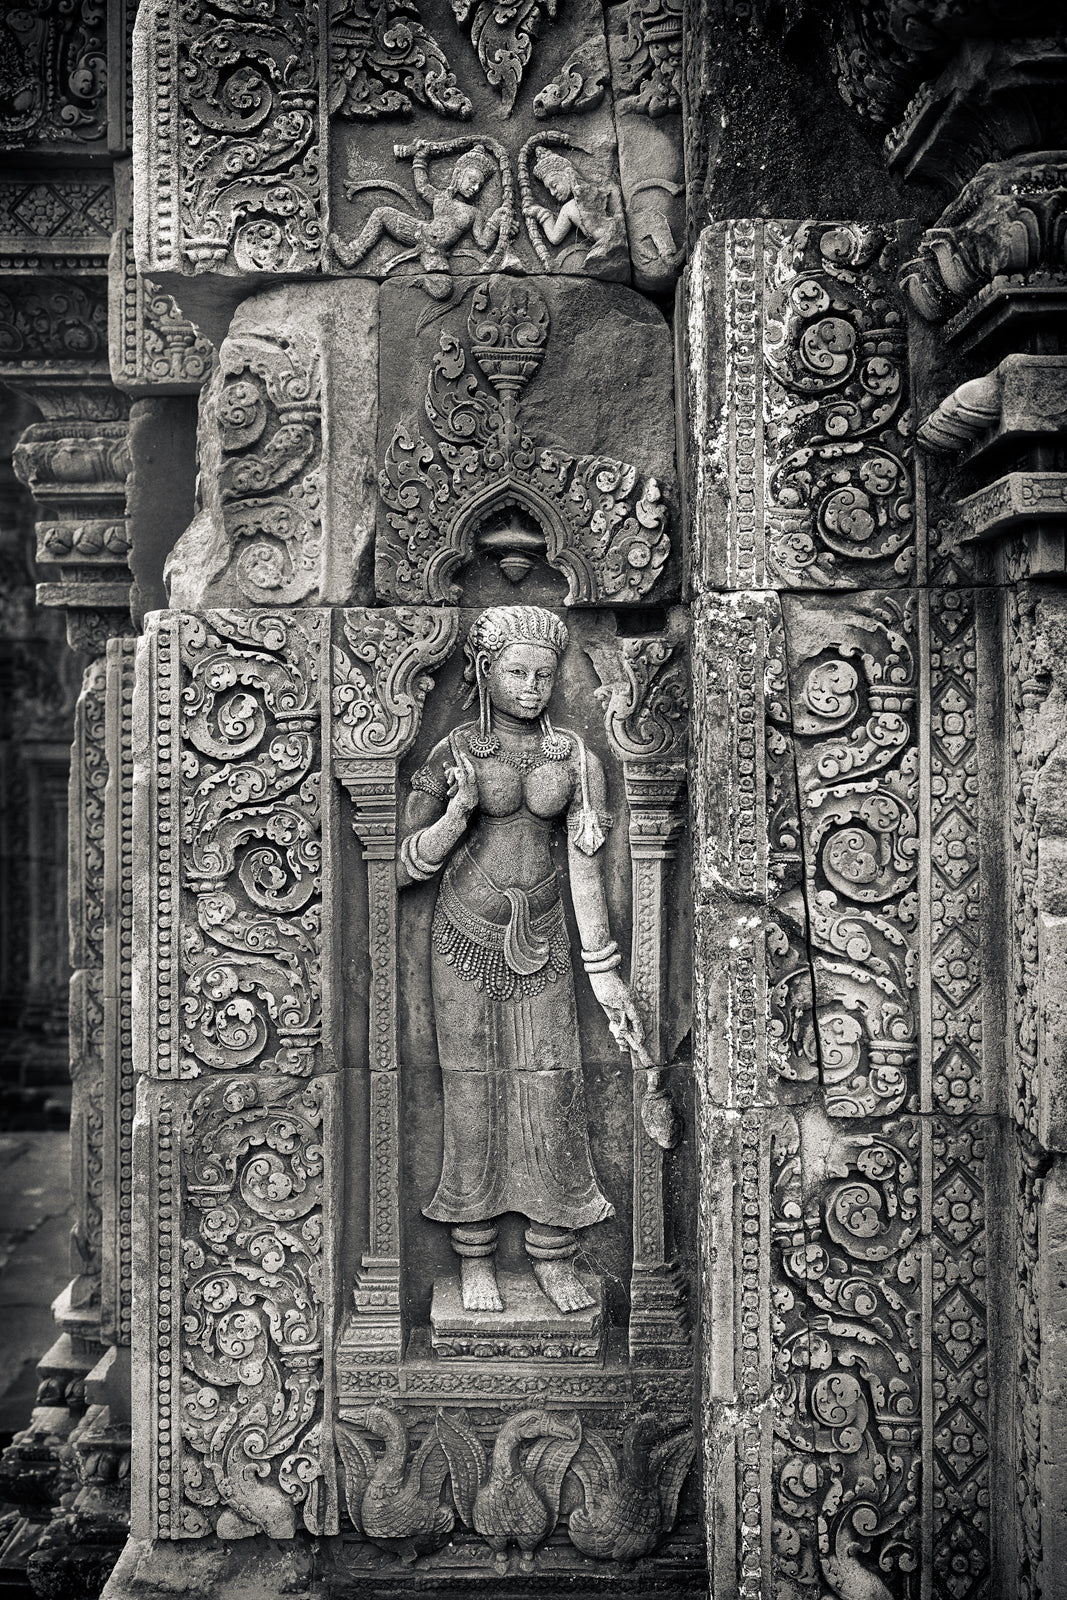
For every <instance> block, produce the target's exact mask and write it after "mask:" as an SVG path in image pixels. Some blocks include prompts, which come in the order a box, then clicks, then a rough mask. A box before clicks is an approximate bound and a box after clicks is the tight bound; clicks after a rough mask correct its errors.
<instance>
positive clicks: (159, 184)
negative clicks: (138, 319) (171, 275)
mask: <svg viewBox="0 0 1067 1600" xmlns="http://www.w3.org/2000/svg"><path fill="white" fill-rule="evenodd" d="M318 30H319V9H318V5H317V3H316V0H280V3H279V4H277V5H272V6H269V7H261V8H258V10H257V13H256V17H255V27H254V30H253V31H252V32H251V33H250V32H249V26H248V23H247V21H245V20H243V19H242V18H241V17H240V16H238V15H237V14H236V13H233V12H231V11H230V9H229V8H228V7H227V6H226V5H223V4H220V5H216V6H213V5H210V4H205V5H198V6H195V7H191V8H190V7H186V6H182V5H178V4H175V3H174V0H157V3H156V4H154V5H151V6H149V7H147V8H144V9H142V12H141V15H140V17H139V19H138V26H137V32H136V36H135V43H136V50H137V53H136V56H135V65H134V72H135V76H136V77H137V78H138V81H140V82H142V83H144V84H145V85H146V86H148V89H147V99H146V105H145V113H146V114H145V117H144V118H143V120H142V121H141V125H140V127H139V128H138V129H137V136H138V141H137V142H135V150H137V151H138V154H139V157H140V159H141V160H142V162H143V170H144V171H145V173H146V176H147V183H146V192H145V196H144V201H145V203H144V205H143V207H142V208H141V210H140V227H141V229H142V249H141V250H139V252H138V255H139V258H140V261H141V265H142V267H143V268H144V270H146V271H148V272H149V273H152V272H157V271H178V272H183V273H190V274H191V273H199V272H223V273H230V274H235V273H257V272H295V273H303V272H309V271H313V270H314V269H315V268H316V267H317V265H318V263H319V259H320V255H321V222H320V214H319V213H320V188H321V185H320V160H321V156H320V142H319V132H320V130H319V109H318V102H319V90H318Z"/></svg>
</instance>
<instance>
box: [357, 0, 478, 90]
mask: <svg viewBox="0 0 1067 1600" xmlns="http://www.w3.org/2000/svg"><path fill="white" fill-rule="evenodd" d="M412 101H416V102H417V103H418V104H419V105H422V106H429V107H430V109H431V110H433V111H436V112H437V114H438V116H441V117H460V118H464V119H465V118H467V117H469V116H470V114H471V103H470V101H469V100H468V98H467V96H466V95H465V94H463V92H462V91H461V89H460V88H459V85H458V84H457V82H456V78H455V74H454V73H453V71H452V68H451V66H450V65H449V62H448V58H447V56H446V55H445V53H444V51H443V50H442V48H441V46H440V45H439V44H438V42H437V40H436V39H435V38H434V36H433V34H432V33H430V32H429V30H428V29H427V28H426V27H424V26H423V24H422V23H421V22H420V21H419V13H418V7H417V5H416V4H415V0H354V3H353V4H349V5H347V6H343V7H342V8H341V9H339V10H338V11H337V13H336V14H335V15H334V17H333V18H332V19H331V22H330V82H329V95H328V99H327V109H328V110H329V112H330V114H331V115H333V114H334V113H336V114H337V115H338V116H340V117H343V118H346V119H348V118H379V117H396V116H409V115H410V114H411V112H412V110H413V106H412Z"/></svg>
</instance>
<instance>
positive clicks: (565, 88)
mask: <svg viewBox="0 0 1067 1600" xmlns="http://www.w3.org/2000/svg"><path fill="white" fill-rule="evenodd" d="M608 76H609V68H608V51H607V45H606V43H605V41H604V37H603V35H602V34H597V35H596V36H595V37H594V38H592V39H588V40H586V41H584V42H583V43H582V44H580V45H579V46H578V47H577V49H576V50H572V51H571V53H570V55H569V56H568V57H567V59H566V61H565V62H564V63H563V65H562V67H561V68H560V70H559V72H558V73H557V74H556V76H555V77H554V78H553V79H552V81H551V82H550V83H546V85H545V87H544V88H543V89H542V90H541V91H540V92H539V93H538V94H537V95H535V96H534V103H533V110H534V116H535V117H558V116H560V115H561V114H562V113H564V112H566V113H568V114H572V113H575V112H578V111H591V110H592V109H593V107H594V106H598V105H599V104H600V102H601V100H603V98H604V95H605V93H606V92H607V84H608Z"/></svg>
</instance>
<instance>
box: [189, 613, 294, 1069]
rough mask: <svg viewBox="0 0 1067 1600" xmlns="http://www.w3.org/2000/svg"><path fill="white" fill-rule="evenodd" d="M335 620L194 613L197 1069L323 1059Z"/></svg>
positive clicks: (192, 976)
mask: <svg viewBox="0 0 1067 1600" xmlns="http://www.w3.org/2000/svg"><path fill="white" fill-rule="evenodd" d="M320 622H321V619H320V616H319V615H318V614H317V613H315V612H309V613H304V614H303V615H302V614H301V613H299V612H297V613H293V612H290V613H287V614H286V615H284V616H280V615H279V616H272V615H270V614H267V613H251V614H249V613H229V612H212V613H209V614H208V617H207V618H206V619H196V620H194V619H193V618H185V619H184V620H183V624H182V655H183V663H184V667H185V673H186V680H185V681H186V686H185V689H184V692H183V696H182V708H181V717H182V723H181V729H182V732H181V752H182V755H181V759H182V791H181V837H182V846H183V863H184V874H183V879H184V889H185V895H186V896H187V897H188V898H187V899H185V900H184V901H183V904H184V905H185V907H186V910H185V914H184V921H183V927H182V948H181V968H182V975H183V976H182V982H183V1000H182V1027H181V1051H182V1059H181V1069H180V1070H181V1073H182V1075H183V1076H195V1075H196V1074H198V1073H200V1072H202V1071H203V1070H204V1069H205V1068H208V1069H214V1070H219V1071H232V1070H233V1069H234V1068H244V1067H250V1066H252V1065H253V1064H255V1065H256V1066H257V1067H258V1068H260V1069H266V1070H274V1071H276V1072H285V1073H292V1074H295V1075H307V1074H310V1073H311V1071H312V1070H313V1062H314V1057H315V1052H316V1048H317V1046H318V1044H319V1039H320V1026H321V1017H320V998H319V989H320V943H321V927H320V922H321V893H322V889H321V881H320V868H321V848H322V846H321V839H320V821H319V804H320V799H319V734H318V726H319V713H318V709H317V695H318V689H319V666H318V650H319V638H318V634H319V627H320ZM268 1052H271V1053H268Z"/></svg>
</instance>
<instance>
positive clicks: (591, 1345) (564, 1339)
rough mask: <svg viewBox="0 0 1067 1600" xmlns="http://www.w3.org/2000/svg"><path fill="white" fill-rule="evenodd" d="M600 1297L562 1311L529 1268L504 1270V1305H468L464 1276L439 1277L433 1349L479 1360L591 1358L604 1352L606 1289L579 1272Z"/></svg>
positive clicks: (434, 1304)
mask: <svg viewBox="0 0 1067 1600" xmlns="http://www.w3.org/2000/svg"><path fill="white" fill-rule="evenodd" d="M578 1276H579V1280H580V1282H581V1283H582V1284H583V1286H584V1287H585V1288H586V1289H587V1290H588V1291H589V1293H590V1294H592V1295H593V1296H594V1297H595V1303H594V1304H593V1305H592V1306H590V1307H589V1308H588V1309H587V1310H585V1311H567V1312H563V1311H559V1310H558V1309H557V1308H556V1307H555V1306H554V1305H553V1304H552V1302H551V1300H549V1299H548V1298H547V1296H546V1295H544V1294H542V1292H541V1290H540V1289H539V1288H538V1286H537V1283H536V1282H535V1280H534V1278H533V1277H532V1275H531V1274H530V1273H528V1272H500V1273H498V1274H497V1282H498V1284H499V1286H500V1295H501V1299H502V1300H503V1302H504V1310H503V1311H502V1312H497V1311H465V1310H464V1309H463V1301H462V1299H461V1298H460V1288H459V1280H458V1278H437V1279H435V1280H434V1286H433V1301H432V1303H431V1306H430V1328H431V1330H432V1346H433V1353H434V1355H435V1356H437V1357H438V1359H439V1360H449V1359H451V1358H454V1357H457V1356H466V1357H474V1358H475V1359H477V1360H479V1361H521V1362H524V1363H526V1362H530V1361H590V1362H594V1363H600V1362H601V1361H602V1360H603V1356H604V1289H603V1285H602V1284H601V1282H600V1280H599V1278H591V1277H586V1276H584V1275H582V1274H581V1273H579V1275H578Z"/></svg>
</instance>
